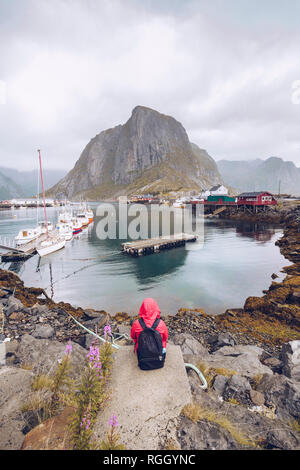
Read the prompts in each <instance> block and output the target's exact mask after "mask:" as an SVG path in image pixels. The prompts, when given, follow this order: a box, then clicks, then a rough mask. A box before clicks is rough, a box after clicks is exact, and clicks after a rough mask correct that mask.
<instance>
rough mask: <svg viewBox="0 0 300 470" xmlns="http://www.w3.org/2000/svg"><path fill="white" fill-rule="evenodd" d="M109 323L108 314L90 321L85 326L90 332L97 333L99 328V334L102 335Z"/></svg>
mask: <svg viewBox="0 0 300 470" xmlns="http://www.w3.org/2000/svg"><path fill="white" fill-rule="evenodd" d="M108 321H109V315H108V314H101V315H100V316H98V317H96V318H93V319H92V320H88V321H86V322H84V326H86V327H87V328H88V329H89V330H92V331H95V328H96V327H97V329H98V333H99V334H100V335H101V334H103V327H104V326H105V325H106V323H107V322H108Z"/></svg>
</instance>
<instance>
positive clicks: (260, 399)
mask: <svg viewBox="0 0 300 470" xmlns="http://www.w3.org/2000/svg"><path fill="white" fill-rule="evenodd" d="M250 400H251V401H252V403H253V405H255V406H263V405H264V404H265V397H264V394H263V393H261V392H258V391H257V390H252V389H251V390H250Z"/></svg>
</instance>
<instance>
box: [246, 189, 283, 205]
mask: <svg viewBox="0 0 300 470" xmlns="http://www.w3.org/2000/svg"><path fill="white" fill-rule="evenodd" d="M237 204H242V205H251V206H273V205H276V204H277V201H276V199H275V197H274V196H273V194H271V193H269V192H267V191H260V192H249V193H242V194H240V195H239V196H238V199H237Z"/></svg>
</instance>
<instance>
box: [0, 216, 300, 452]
mask: <svg viewBox="0 0 300 470" xmlns="http://www.w3.org/2000/svg"><path fill="white" fill-rule="evenodd" d="M284 223H285V229H284V234H283V237H282V238H281V239H280V240H278V242H277V245H278V246H279V248H280V250H281V253H282V254H283V255H284V256H285V257H286V258H287V259H288V260H289V261H290V262H291V263H292V264H291V265H289V266H287V267H286V268H284V271H285V273H286V278H285V279H284V280H283V281H281V282H275V280H273V282H272V283H271V285H270V287H269V289H268V290H266V291H265V293H264V295H263V296H262V297H249V298H248V299H246V301H245V305H244V308H243V309H234V308H232V309H229V310H227V311H226V312H225V313H222V314H220V315H218V316H212V315H208V314H206V313H205V312H203V310H201V309H180V310H179V311H178V313H177V314H176V315H175V316H171V315H169V316H164V317H163V319H164V320H165V322H166V324H167V327H168V329H169V339H170V342H173V343H175V344H178V345H179V346H180V347H181V349H182V353H183V356H184V360H185V362H189V363H192V364H194V365H196V366H197V367H200V366H201V365H202V366H203V367H204V366H205V375H206V376H207V379H209V380H208V381H209V390H208V391H207V392H203V391H202V390H201V389H200V387H199V380H198V377H197V376H196V374H195V372H193V371H189V372H188V377H189V381H190V386H191V390H192V394H193V397H194V400H195V403H196V404H197V406H198V408H199V409H198V412H199V413H198V414H199V419H198V420H197V422H194V421H193V420H191V419H190V418H188V417H187V416H181V417H180V419H179V422H178V425H177V441H178V444H179V445H180V446H181V448H182V449H197V448H199V449H204V448H207V449H213V448H217V449H221V448H224V449H225V448H226V449H230V448H232V449H240V448H247V446H248V447H249V448H251V445H252V444H251V443H252V441H253V439H254V441H255V445H257V446H258V447H259V448H266V449H296V448H297V449H298V448H300V435H299V423H300V303H299V298H300V208H296V209H295V210H294V212H293V213H289V212H287V214H286V216H285V222H284ZM72 317H73V318H75V319H79V321H80V323H82V324H83V325H84V326H85V327H86V328H88V329H90V330H92V331H94V330H95V328H97V331H98V333H99V334H103V327H104V326H105V324H107V323H108V322H109V323H110V324H111V327H112V331H113V332H114V333H119V334H122V333H126V334H128V333H129V332H130V326H131V324H132V322H133V321H134V319H135V318H132V317H130V316H129V315H128V314H127V313H126V312H120V313H118V314H116V315H115V316H110V315H109V314H108V313H107V312H104V311H95V310H92V309H88V310H84V309H81V308H74V307H72V306H71V305H70V304H67V303H64V302H60V303H57V304H56V303H55V302H53V301H52V300H51V299H50V298H49V297H48V296H47V294H46V293H45V292H44V291H43V289H38V288H27V287H25V286H24V283H23V281H22V280H21V279H20V278H19V276H17V275H16V274H15V273H12V272H10V271H3V270H0V325H2V324H3V332H1V335H2V336H1V338H0V339H1V341H3V340H4V339H5V338H7V337H9V338H10V341H9V342H6V343H1V344H2V346H3V345H5V355H6V366H4V367H0V374H2V378H4V377H5V380H6V381H7V385H6V389H5V387H4V388H3V387H2V388H1V390H0V398H1V399H0V418H2V421H1V423H0V434H1V435H2V436H4V441H3V440H2V441H1V442H0V448H1V447H2V448H20V446H21V445H22V442H21V441H22V439H23V438H24V429H26V426H25V425H24V417H22V416H20V411H19V409H20V403H21V402H22V399H23V398H25V396H26V395H27V394H28V391H29V384H30V382H31V380H32V373H33V372H35V371H39V372H40V371H43V370H45V371H49V370H50V369H51V367H52V366H53V364H55V363H56V362H57V360H59V358H61V357H62V355H63V354H64V349H65V343H66V341H68V340H71V341H72V347H73V357H74V359H75V362H76V364H75V371H80V369H81V367H82V361H83V359H84V357H85V355H86V349H88V348H89V346H90V343H91V342H92V341H93V337H92V336H91V335H89V334H88V333H87V332H86V331H84V330H83V329H81V327H80V326H79V325H77V324H76V323H75V322H74V320H73V318H72ZM26 364H31V366H32V369H31V370H24V369H22V368H21V367H20V366H24V365H26ZM18 374H19V375H20V377H19V375H18ZM23 376H24V377H23ZM16 377H17V379H16ZM18 377H19V378H18ZM15 379H16V380H17V381H18V382H20V383H19V385H20V384H21V382H23V385H24V387H23V389H22V390H19V388H20V387H19V388H18V387H16V388H15V389H14V380H15ZM19 379H20V380H19ZM26 384H27V385H26ZM5 390H6V391H5ZM8 405H9V406H8ZM207 409H209V410H210V415H208V414H207V413H206V414H205V413H204V412H203V413H202V414H201V410H202V411H203V410H207ZM223 414H225V415H226V419H227V421H228V420H229V421H228V422H230V423H231V424H230V425H229V424H228V422H226V421H223V422H220V420H219V419H217V418H216V416H220V415H221V416H223ZM225 423H227V424H225ZM241 423H242V425H241ZM278 424H280V426H278ZM232 426H233V428H234V429H235V428H238V432H239V433H240V435H242V436H243V435H244V434H247V433H248V434H249V435H250V437H251V439H250V440H249V439H248V440H247V439H244V438H239V437H238V436H239V435H238V433H236V432H235V431H234V430H233V428H232ZM13 430H16V432H15V435H14V434H13ZM258 431H259V434H260V435H261V436H263V437H260V438H258V437H257V436H256V437H255V438H254V436H255V435H256V434H257V432H258ZM255 433H256V434H255ZM250 444H251V445H250Z"/></svg>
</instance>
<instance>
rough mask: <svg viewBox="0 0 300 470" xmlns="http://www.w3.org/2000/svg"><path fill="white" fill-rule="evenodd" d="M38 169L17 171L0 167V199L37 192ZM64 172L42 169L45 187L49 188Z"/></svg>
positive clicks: (26, 195)
mask: <svg viewBox="0 0 300 470" xmlns="http://www.w3.org/2000/svg"><path fill="white" fill-rule="evenodd" d="M38 171H39V170H38V169H36V170H32V171H18V170H15V169H13V168H6V167H0V199H2V200H3V199H13V198H20V197H31V196H35V195H36V193H37V178H38ZM65 174H66V171H63V170H46V171H44V183H45V188H46V189H49V188H51V187H52V186H53V185H54V184H56V183H57V182H58V181H59V180H60V179H61V178H63V176H65ZM40 189H41V186H40Z"/></svg>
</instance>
